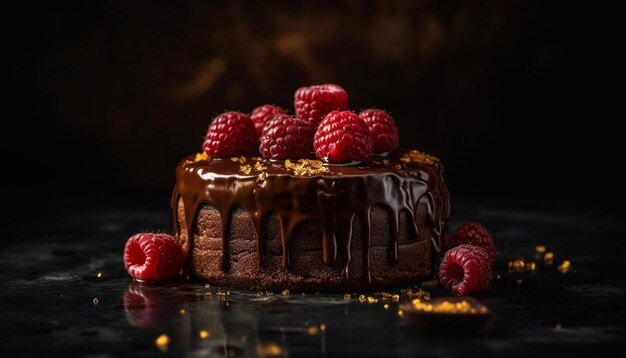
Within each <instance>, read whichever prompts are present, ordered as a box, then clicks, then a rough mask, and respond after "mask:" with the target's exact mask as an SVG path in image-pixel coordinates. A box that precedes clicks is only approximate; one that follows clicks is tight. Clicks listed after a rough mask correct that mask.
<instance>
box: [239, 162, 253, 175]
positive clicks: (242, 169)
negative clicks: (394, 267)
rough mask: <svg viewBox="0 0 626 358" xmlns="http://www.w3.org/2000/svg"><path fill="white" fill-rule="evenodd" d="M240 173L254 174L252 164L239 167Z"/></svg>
mask: <svg viewBox="0 0 626 358" xmlns="http://www.w3.org/2000/svg"><path fill="white" fill-rule="evenodd" d="M239 171H240V172H242V173H244V174H246V175H248V174H250V173H251V172H252V167H251V166H250V164H244V165H240V166H239Z"/></svg>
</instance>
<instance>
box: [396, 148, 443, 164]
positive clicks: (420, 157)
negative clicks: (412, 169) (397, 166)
mask: <svg viewBox="0 0 626 358" xmlns="http://www.w3.org/2000/svg"><path fill="white" fill-rule="evenodd" d="M400 161H401V162H402V163H405V164H408V163H410V162H413V163H416V164H435V163H437V162H439V159H438V158H437V157H434V156H432V155H430V154H426V153H424V152H420V151H419V150H412V151H410V152H408V153H405V154H404V155H402V157H401V158H400Z"/></svg>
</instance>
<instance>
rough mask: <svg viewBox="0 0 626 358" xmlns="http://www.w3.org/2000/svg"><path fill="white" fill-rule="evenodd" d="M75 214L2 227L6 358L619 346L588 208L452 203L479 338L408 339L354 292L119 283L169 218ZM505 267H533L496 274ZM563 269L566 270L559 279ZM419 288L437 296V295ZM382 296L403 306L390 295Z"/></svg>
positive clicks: (618, 324) (101, 208) (620, 301)
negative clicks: (143, 235) (142, 244)
mask: <svg viewBox="0 0 626 358" xmlns="http://www.w3.org/2000/svg"><path fill="white" fill-rule="evenodd" d="M80 207H81V206H78V205H69V204H67V203H66V204H63V203H53V204H50V205H48V206H47V207H46V208H45V209H38V210H41V212H40V213H38V214H39V215H38V218H37V219H34V220H30V221H28V222H15V223H14V224H13V225H10V226H9V227H8V228H7V229H6V230H5V234H6V235H8V236H7V237H5V239H6V240H5V241H6V242H5V243H4V244H3V247H2V249H1V251H0V282H2V284H1V286H0V287H1V288H2V289H1V290H0V308H1V309H2V324H1V325H0V332H1V337H2V338H1V343H0V344H1V346H2V351H3V352H5V353H8V354H9V355H11V356H13V355H26V356H31V355H41V354H44V353H45V354H51V353H52V354H56V355H105V356H106V355H114V356H118V355H130V354H132V355H133V356H155V355H161V354H163V355H167V354H175V355H180V354H181V353H187V354H189V355H192V356H195V355H203V356H206V355H208V356H221V357H224V356H225V357H229V356H231V357H244V356H257V355H258V356H273V355H274V356H283V357H287V356H291V357H300V356H319V357H323V356H336V355H345V353H348V354H354V355H355V356H361V355H365V356H389V355H391V356H395V355H398V356H449V355H460V354H463V355H480V356H493V355H504V354H506V355H514V356H536V355H541V356H554V355H555V354H559V355H560V354H576V353H583V352H598V351H601V350H609V349H615V348H618V349H623V348H624V343H623V337H624V335H625V334H624V333H625V328H624V322H625V321H624V318H625V317H624V312H625V309H624V304H625V303H626V302H625V300H624V298H625V293H626V281H625V279H624V278H623V276H624V274H623V271H624V267H626V260H625V256H624V252H623V248H624V244H623V242H622V241H623V240H624V239H626V236H625V234H626V228H625V225H624V222H623V220H622V217H620V216H619V215H615V214H609V213H606V212H603V211H602V209H598V208H593V207H588V208H584V207H580V206H574V205H571V203H569V202H559V201H554V202H530V201H527V202H519V201H517V202H516V201H505V200H499V201H495V202H494V201H490V202H487V201H482V200H461V201H456V202H454V203H453V216H452V220H451V224H450V226H451V227H452V228H454V227H456V226H458V225H459V224H460V223H462V222H465V221H479V222H481V223H483V224H484V225H485V226H487V227H488V228H489V229H491V231H492V233H493V235H494V237H495V239H496V245H497V247H498V261H497V264H496V268H495V271H494V279H493V282H492V285H491V288H490V289H489V291H488V292H486V293H484V294H481V295H479V296H477V298H478V299H479V300H480V301H481V302H482V303H484V304H486V305H487V306H488V307H490V308H491V310H492V311H493V313H494V314H493V318H492V320H491V321H490V323H489V325H488V326H487V328H486V330H484V331H482V332H479V333H477V334H474V335H469V336H451V335H448V334H445V333H439V334H428V333H425V332H420V331H418V330H416V329H415V328H414V327H413V326H411V325H409V324H408V323H407V322H406V321H404V320H403V319H401V318H400V317H399V316H398V308H397V307H398V303H394V302H383V300H382V299H380V298H381V297H380V296H379V295H378V293H377V292H369V293H367V292H366V293H364V294H365V295H367V296H371V297H374V298H379V301H378V302H376V303H367V302H366V303H361V302H359V300H358V294H360V292H350V293H351V294H352V295H351V298H350V299H348V300H347V299H345V298H344V295H343V294H299V293H289V295H282V294H281V293H274V294H269V293H264V294H260V293H257V292H246V291H238V290H228V289H226V288H219V287H208V288H207V287H205V285H204V284H202V283H197V282H176V283H171V284H162V285H142V284H139V283H136V282H133V281H132V280H131V279H130V277H129V276H128V275H127V274H126V272H125V270H124V267H123V262H122V251H123V247H124V243H125V241H126V239H127V238H128V237H129V236H130V235H131V234H133V233H135V232H139V231H144V230H149V231H157V230H161V231H169V230H170V228H171V215H170V212H169V210H168V209H167V208H166V207H163V206H159V207H154V206H152V205H148V204H146V205H142V204H141V203H140V204H135V205H133V206H132V207H129V206H128V205H123V204H116V202H115V201H114V200H108V201H106V202H103V204H102V205H92V206H91V207H89V208H88V209H84V208H83V209H79V208H80ZM537 245H545V246H546V248H547V251H548V252H552V253H554V259H553V262H552V264H550V263H549V262H546V261H545V260H543V258H542V257H539V256H537V253H536V252H535V246H537ZM514 259H524V260H525V262H526V263H528V262H529V261H533V262H535V263H536V268H535V270H529V269H527V268H526V269H523V270H520V272H516V271H515V270H510V269H509V268H508V262H509V261H511V260H514ZM564 260H568V261H570V262H571V268H570V270H569V271H568V272H565V273H563V272H561V271H564V270H559V266H560V265H561V263H562V262H563V261H564ZM99 273H101V276H100V277H98V274H99ZM414 290H417V287H415V288H414ZM424 290H426V291H428V292H430V294H431V296H432V297H433V298H434V297H443V296H446V295H447V293H446V291H445V290H443V289H442V288H441V287H437V286H435V287H424ZM389 292H390V293H397V294H400V295H402V296H401V300H407V298H406V295H405V294H403V292H402V291H400V290H395V291H394V290H391V291H389ZM385 304H388V305H389V306H388V307H387V308H385ZM181 310H184V311H181ZM203 331H206V337H204V338H201V337H200V334H201V332H203ZM162 334H166V335H167V336H168V338H169V344H168V345H167V347H161V348H163V349H164V351H163V352H161V351H160V349H159V347H158V346H157V344H156V342H155V340H156V339H157V337H159V336H160V335H162Z"/></svg>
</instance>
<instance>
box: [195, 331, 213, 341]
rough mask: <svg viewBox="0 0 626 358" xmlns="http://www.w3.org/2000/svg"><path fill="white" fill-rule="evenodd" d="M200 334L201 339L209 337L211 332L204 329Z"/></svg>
mask: <svg viewBox="0 0 626 358" xmlns="http://www.w3.org/2000/svg"><path fill="white" fill-rule="evenodd" d="M198 335H199V336H200V339H207V338H209V336H210V335H211V334H210V333H209V331H207V330H206V329H202V330H200V333H199V334H198Z"/></svg>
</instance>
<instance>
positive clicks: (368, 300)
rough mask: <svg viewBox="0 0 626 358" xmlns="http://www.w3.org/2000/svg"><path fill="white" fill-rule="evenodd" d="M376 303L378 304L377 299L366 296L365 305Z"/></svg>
mask: <svg viewBox="0 0 626 358" xmlns="http://www.w3.org/2000/svg"><path fill="white" fill-rule="evenodd" d="M376 302H378V299H376V298H374V297H372V296H367V303H376Z"/></svg>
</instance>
